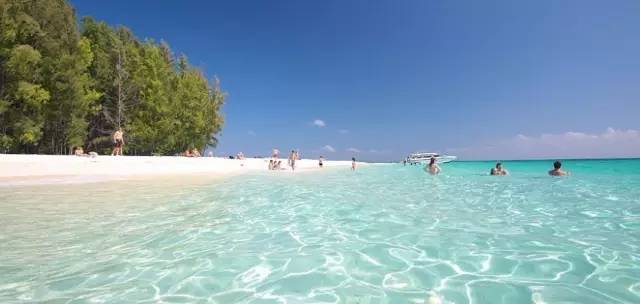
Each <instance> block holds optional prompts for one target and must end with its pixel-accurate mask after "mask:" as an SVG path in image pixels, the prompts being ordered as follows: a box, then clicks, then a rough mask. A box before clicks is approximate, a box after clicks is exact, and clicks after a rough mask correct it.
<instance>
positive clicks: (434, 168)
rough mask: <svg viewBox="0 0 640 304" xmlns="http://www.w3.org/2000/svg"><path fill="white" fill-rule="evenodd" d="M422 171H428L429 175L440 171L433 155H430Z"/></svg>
mask: <svg viewBox="0 0 640 304" xmlns="http://www.w3.org/2000/svg"><path fill="white" fill-rule="evenodd" d="M424 171H427V172H429V174H431V175H436V174H439V173H440V166H438V163H437V162H436V158H435V157H432V158H431V160H429V165H427V166H426V167H425V168H424Z"/></svg>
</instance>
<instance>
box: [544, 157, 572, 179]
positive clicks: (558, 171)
mask: <svg viewBox="0 0 640 304" xmlns="http://www.w3.org/2000/svg"><path fill="white" fill-rule="evenodd" d="M549 175H551V176H565V175H569V172H567V171H564V170H562V163H561V162H560V161H559V160H556V161H555V162H554V163H553V169H552V170H549Z"/></svg>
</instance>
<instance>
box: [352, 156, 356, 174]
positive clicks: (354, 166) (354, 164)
mask: <svg viewBox="0 0 640 304" xmlns="http://www.w3.org/2000/svg"><path fill="white" fill-rule="evenodd" d="M355 170H356V158H355V157H352V158H351V171H355Z"/></svg>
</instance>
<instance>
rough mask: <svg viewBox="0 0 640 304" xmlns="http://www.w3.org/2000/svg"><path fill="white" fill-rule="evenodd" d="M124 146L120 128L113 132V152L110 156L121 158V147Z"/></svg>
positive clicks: (122, 133)
mask: <svg viewBox="0 0 640 304" xmlns="http://www.w3.org/2000/svg"><path fill="white" fill-rule="evenodd" d="M123 145H124V132H123V131H122V128H118V130H116V131H115V132H113V151H111V156H114V155H115V156H117V155H120V156H122V146H123Z"/></svg>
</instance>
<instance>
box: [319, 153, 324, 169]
mask: <svg viewBox="0 0 640 304" xmlns="http://www.w3.org/2000/svg"><path fill="white" fill-rule="evenodd" d="M323 162H324V157H322V155H320V159H319V160H318V166H320V168H322V165H323Z"/></svg>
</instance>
